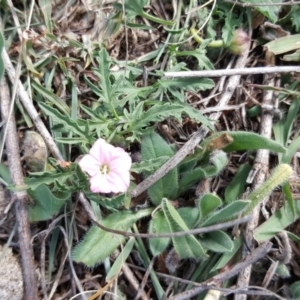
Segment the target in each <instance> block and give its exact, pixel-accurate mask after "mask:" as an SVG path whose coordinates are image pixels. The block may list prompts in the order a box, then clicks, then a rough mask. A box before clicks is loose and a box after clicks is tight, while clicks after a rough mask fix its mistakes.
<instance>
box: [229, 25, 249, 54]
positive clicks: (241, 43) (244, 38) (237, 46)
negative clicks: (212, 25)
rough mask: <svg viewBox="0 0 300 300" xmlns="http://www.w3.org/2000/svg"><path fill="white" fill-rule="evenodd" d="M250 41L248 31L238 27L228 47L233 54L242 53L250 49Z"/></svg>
mask: <svg viewBox="0 0 300 300" xmlns="http://www.w3.org/2000/svg"><path fill="white" fill-rule="evenodd" d="M249 42H250V37H249V36H248V34H247V32H245V31H244V30H243V29H237V30H236V31H235V32H234V33H233V38H232V40H231V42H230V45H229V47H228V49H229V50H230V51H231V53H233V54H236V55H241V54H243V53H244V52H245V51H246V50H247V49H248V45H249Z"/></svg>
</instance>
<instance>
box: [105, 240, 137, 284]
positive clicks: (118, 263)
mask: <svg viewBox="0 0 300 300" xmlns="http://www.w3.org/2000/svg"><path fill="white" fill-rule="evenodd" d="M133 245H134V238H133V237H130V238H129V240H128V242H127V243H126V245H125V246H124V248H123V249H122V251H121V253H120V254H119V256H118V257H117V259H116V260H115V262H114V264H113V265H112V267H111V268H110V270H109V272H108V273H107V275H106V278H105V281H106V282H108V281H110V280H112V279H113V278H114V277H115V276H116V275H118V273H120V271H121V269H122V265H123V264H124V262H125V261H126V259H127V257H128V256H129V254H130V252H131V250H132V248H133Z"/></svg>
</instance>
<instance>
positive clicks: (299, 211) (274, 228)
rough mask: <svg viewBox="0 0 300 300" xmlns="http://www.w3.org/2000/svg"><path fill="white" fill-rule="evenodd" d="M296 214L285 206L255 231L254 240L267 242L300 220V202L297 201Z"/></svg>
mask: <svg viewBox="0 0 300 300" xmlns="http://www.w3.org/2000/svg"><path fill="white" fill-rule="evenodd" d="M295 213H296V214H294V213H293V211H292V209H291V208H290V206H289V205H284V206H283V207H281V208H280V209H279V210H278V211H276V212H275V214H273V215H272V216H271V217H270V218H269V219H268V220H267V221H265V222H264V223H262V224H261V225H260V226H258V227H257V228H256V229H255V230H254V238H255V240H257V241H258V242H262V241H266V240H269V239H271V238H272V237H274V236H275V235H276V234H277V233H278V232H281V231H283V230H284V229H285V228H286V227H287V226H289V225H291V224H293V223H294V222H295V220H296V219H297V218H300V201H299V200H298V201H295Z"/></svg>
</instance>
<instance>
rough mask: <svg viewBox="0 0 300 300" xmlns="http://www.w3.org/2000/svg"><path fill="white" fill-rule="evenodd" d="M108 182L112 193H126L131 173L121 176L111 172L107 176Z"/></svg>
mask: <svg viewBox="0 0 300 300" xmlns="http://www.w3.org/2000/svg"><path fill="white" fill-rule="evenodd" d="M107 180H108V182H109V183H110V186H111V189H112V192H114V193H119V192H126V191H127V189H128V187H129V183H130V175H129V172H126V173H125V172H123V173H122V174H121V176H120V174H118V173H116V172H110V173H109V174H108V175H107Z"/></svg>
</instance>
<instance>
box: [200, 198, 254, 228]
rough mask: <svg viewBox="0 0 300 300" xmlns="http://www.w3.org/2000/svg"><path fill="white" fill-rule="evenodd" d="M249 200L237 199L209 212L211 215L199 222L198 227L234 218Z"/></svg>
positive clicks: (244, 208) (245, 206)
mask: <svg viewBox="0 0 300 300" xmlns="http://www.w3.org/2000/svg"><path fill="white" fill-rule="evenodd" d="M250 203H251V202H250V201H247V200H237V201H234V202H231V203H229V204H228V205H226V206H225V207H223V208H221V209H220V210H218V211H216V212H213V213H211V215H210V216H209V217H208V218H207V219H206V220H204V221H203V222H201V223H200V227H205V226H209V225H212V224H216V223H222V222H225V221H228V220H232V219H234V218H236V217H237V216H238V215H239V214H240V213H241V212H244V211H245V210H246V208H247V206H249V204H250Z"/></svg>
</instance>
